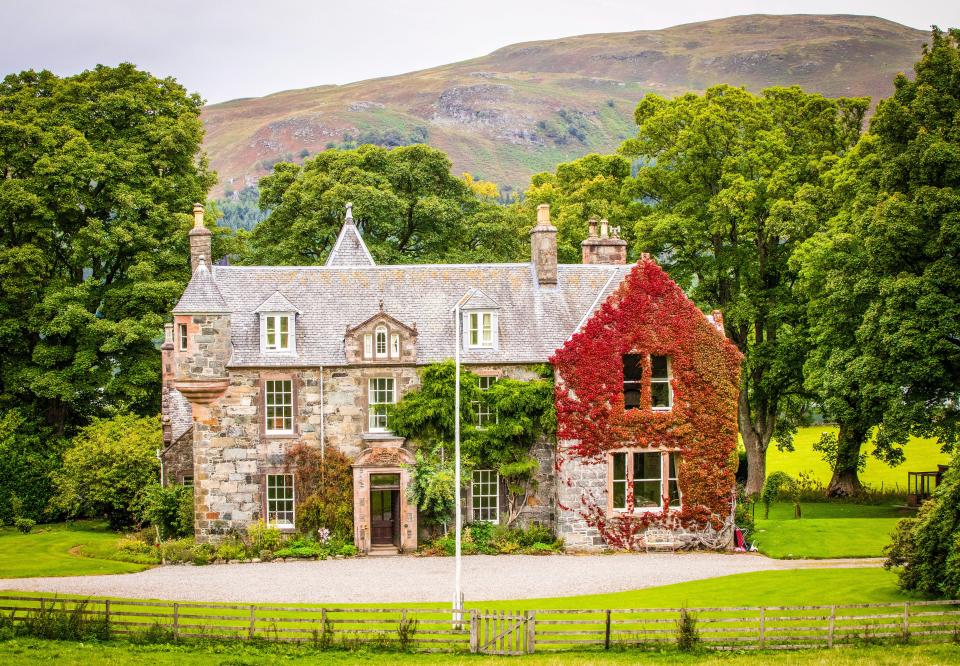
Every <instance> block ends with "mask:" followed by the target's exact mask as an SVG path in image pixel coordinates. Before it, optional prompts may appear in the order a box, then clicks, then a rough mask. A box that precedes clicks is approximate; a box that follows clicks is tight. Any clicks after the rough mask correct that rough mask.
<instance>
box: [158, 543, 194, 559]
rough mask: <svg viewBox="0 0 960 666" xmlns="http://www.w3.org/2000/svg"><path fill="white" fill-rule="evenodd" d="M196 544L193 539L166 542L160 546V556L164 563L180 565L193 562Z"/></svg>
mask: <svg viewBox="0 0 960 666" xmlns="http://www.w3.org/2000/svg"><path fill="white" fill-rule="evenodd" d="M195 546H196V544H194V543H193V539H177V540H175V541H165V542H164V543H162V544H161V545H160V555H161V557H162V558H163V561H164V562H167V563H169V564H180V563H182V562H192V561H193V550H194V547H195Z"/></svg>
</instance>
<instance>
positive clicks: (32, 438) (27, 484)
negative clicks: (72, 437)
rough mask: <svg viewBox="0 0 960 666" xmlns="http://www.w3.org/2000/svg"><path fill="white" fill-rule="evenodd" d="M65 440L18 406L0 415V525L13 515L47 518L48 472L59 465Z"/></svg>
mask: <svg viewBox="0 0 960 666" xmlns="http://www.w3.org/2000/svg"><path fill="white" fill-rule="evenodd" d="M65 446H66V440H64V439H61V438H58V437H54V436H52V435H51V434H50V433H49V432H47V431H46V430H44V429H43V428H42V427H41V426H40V425H39V424H38V423H35V422H33V421H31V420H29V419H27V418H26V417H25V416H24V415H23V414H22V413H21V411H20V410H19V409H10V410H6V411H4V412H3V414H2V415H0V524H3V523H7V524H13V522H14V520H16V519H17V518H31V519H33V520H43V519H49V518H51V517H53V516H50V515H49V512H48V504H49V502H50V498H51V497H52V496H53V493H54V488H53V481H52V479H51V475H52V474H53V472H54V471H55V470H57V469H59V467H60V464H61V458H62V456H63V450H64V448H65Z"/></svg>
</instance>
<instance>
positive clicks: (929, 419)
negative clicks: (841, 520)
mask: <svg viewBox="0 0 960 666" xmlns="http://www.w3.org/2000/svg"><path fill="white" fill-rule="evenodd" d="M915 69H916V78H915V80H913V81H911V80H909V79H908V78H907V77H905V76H902V75H901V76H899V77H897V79H896V81H895V82H894V84H895V92H894V94H893V96H892V97H891V98H889V99H887V100H884V101H882V102H881V103H880V105H879V107H878V109H877V113H876V115H875V116H874V118H873V120H872V121H871V123H870V131H869V132H868V133H867V134H865V135H864V136H863V138H862V140H861V141H860V143H859V145H858V146H857V148H856V150H854V151H851V152H850V153H849V154H848V155H847V156H845V157H844V158H843V159H841V160H840V161H839V162H838V163H837V164H836V166H835V168H834V169H832V170H831V171H830V172H829V173H827V174H826V175H825V176H824V179H823V182H822V184H821V186H820V187H817V188H811V189H810V190H809V191H808V192H805V193H804V196H803V197H802V200H803V205H804V206H806V207H807V208H808V209H809V210H810V211H812V216H813V217H816V216H819V217H821V218H825V219H826V220H827V223H826V226H825V228H824V229H823V230H822V231H820V232H819V233H816V234H815V235H814V236H813V237H812V238H810V239H809V240H808V241H807V242H806V243H805V244H804V245H803V247H802V248H801V251H800V252H798V254H797V257H796V262H795V263H796V266H797V267H798V269H799V270H800V275H801V281H800V283H799V286H800V289H801V291H802V292H803V294H804V295H805V297H806V298H807V299H809V306H808V308H809V320H810V331H811V341H812V351H811V355H810V359H809V361H808V363H807V366H806V374H807V385H808V387H809V388H810V389H811V390H812V391H814V392H816V394H817V395H818V396H820V399H821V401H822V404H823V407H824V409H825V412H826V414H827V416H828V417H829V418H831V419H833V420H835V421H837V422H838V423H839V424H840V435H839V442H838V444H837V454H836V461H837V462H836V466H835V468H834V477H833V480H832V481H831V490H832V491H834V492H837V493H850V492H855V491H856V490H857V489H858V488H859V485H860V483H859V479H858V477H857V465H858V462H859V460H860V456H861V451H860V449H861V446H862V445H863V444H864V443H865V442H866V440H867V439H868V436H869V435H870V433H871V431H872V430H873V429H874V428H876V431H875V432H876V447H875V454H876V455H877V456H878V457H880V458H882V459H885V460H887V461H888V462H899V461H901V460H902V459H903V453H902V449H901V446H902V445H903V444H905V443H906V441H907V440H908V438H909V436H910V435H911V434H915V435H920V436H932V437H937V438H938V439H939V440H940V442H941V443H942V444H943V445H944V447H945V448H947V449H949V448H951V447H952V446H953V445H954V444H955V443H956V441H957V436H958V425H960V423H958V421H960V419H958V417H960V412H958V408H957V403H956V396H957V394H958V392H960V335H958V329H957V322H958V321H960V268H958V256H960V31H958V30H951V31H950V32H949V33H943V32H941V31H939V30H934V31H933V35H932V44H931V45H930V46H929V47H928V48H925V49H924V53H923V57H922V58H921V60H920V61H919V62H918V63H917V65H916V68H915Z"/></svg>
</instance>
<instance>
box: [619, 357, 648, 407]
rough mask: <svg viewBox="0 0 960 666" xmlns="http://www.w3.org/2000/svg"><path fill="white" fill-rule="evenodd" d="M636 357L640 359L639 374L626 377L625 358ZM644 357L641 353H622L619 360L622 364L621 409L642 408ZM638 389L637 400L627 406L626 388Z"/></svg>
mask: <svg viewBox="0 0 960 666" xmlns="http://www.w3.org/2000/svg"><path fill="white" fill-rule="evenodd" d="M628 357H629V358H637V359H639V361H640V376H639V377H638V378H637V379H627V358H628ZM644 359H645V356H644V355H643V354H623V355H622V356H621V357H620V362H621V364H622V366H623V409H624V411H626V410H628V409H642V408H643V378H644V374H645V373H644V371H643V368H644V365H645V363H644ZM628 388H629V390H631V391H639V397H640V399H639V401H638V402H637V404H636V405H630V406H627V390H628Z"/></svg>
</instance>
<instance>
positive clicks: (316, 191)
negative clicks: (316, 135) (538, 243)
mask: <svg viewBox="0 0 960 666" xmlns="http://www.w3.org/2000/svg"><path fill="white" fill-rule="evenodd" d="M450 167H451V164H450V160H448V159H447V156H446V155H445V154H444V153H443V152H441V151H439V150H436V149H435V148H430V147H429V146H423V145H415V146H404V147H400V148H394V149H392V150H387V149H385V148H380V147H378V146H372V145H363V146H360V147H359V148H356V149H354V150H337V149H331V150H326V151H324V152H322V153H320V154H319V155H317V156H316V157H315V158H313V159H312V160H307V161H306V162H305V163H304V164H303V165H302V166H300V165H296V164H288V163H281V164H278V165H276V166H275V167H274V171H273V174H271V175H270V176H267V177H266V178H264V179H263V180H261V181H260V206H261V208H263V209H264V210H269V211H270V214H269V216H268V217H267V219H265V220H264V221H263V222H261V223H260V224H259V225H257V227H256V229H254V231H253V233H252V234H251V237H250V250H249V255H248V257H247V259H246V260H247V261H248V262H250V263H262V264H288V265H290V264H292V265H297V264H300V265H305V264H306V265H309V264H320V263H323V261H324V260H325V259H326V257H327V254H328V253H329V252H330V250H331V249H332V248H333V244H334V242H335V241H336V238H337V233H338V232H339V231H340V227H341V225H342V224H343V210H344V205H345V204H346V203H347V202H353V215H354V218H356V220H357V224H359V226H360V228H361V230H362V232H363V236H364V241H365V242H366V243H367V246H368V248H369V249H370V252H371V253H372V254H373V256H374V258H375V259H376V260H377V262H379V263H388V264H399V263H423V262H459V261H470V262H478V261H479V262H482V261H510V260H517V259H520V258H522V257H525V256H526V255H527V253H528V252H529V250H528V247H529V246H528V244H527V242H526V238H525V235H524V234H523V233H521V228H520V226H521V223H520V221H519V219H518V218H517V216H515V215H511V214H510V211H509V210H508V209H506V208H503V207H500V206H497V205H496V204H494V203H492V202H489V201H486V200H484V197H481V196H478V195H477V194H475V193H474V192H473V191H472V190H471V187H470V186H469V184H468V183H467V182H465V181H464V180H461V179H459V178H455V177H454V176H453V175H451V173H450Z"/></svg>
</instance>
